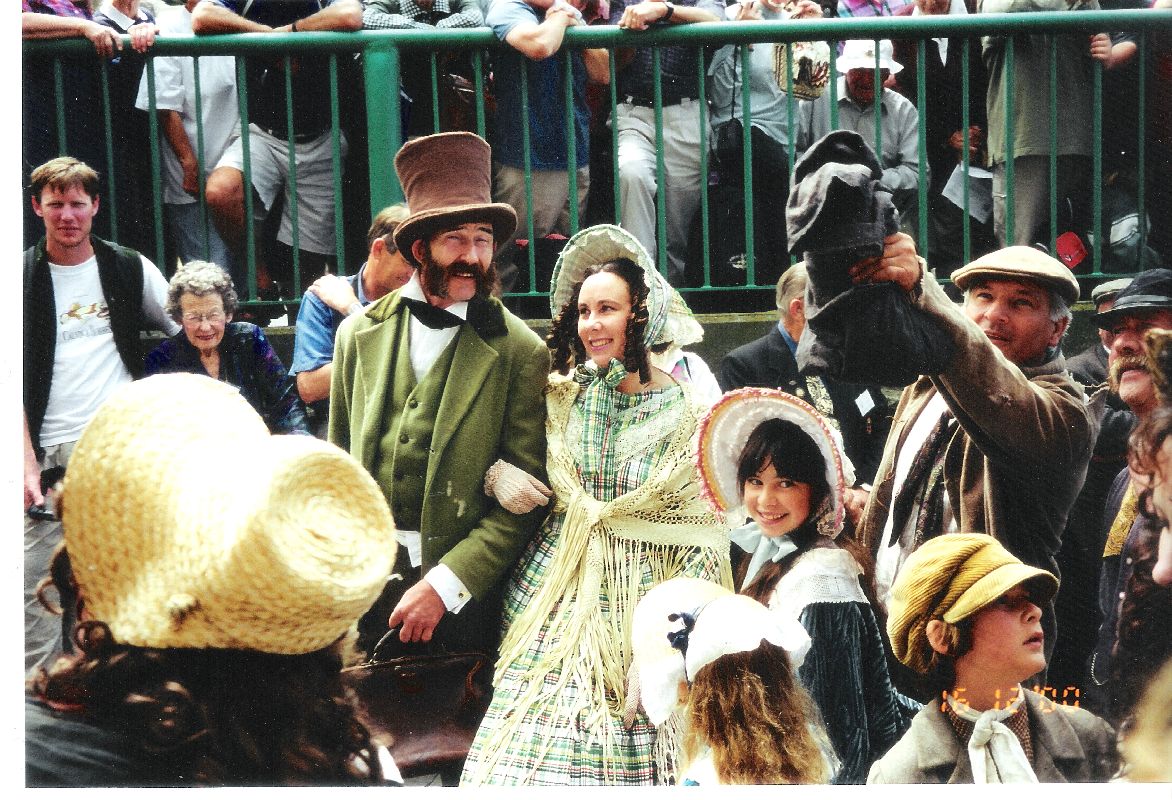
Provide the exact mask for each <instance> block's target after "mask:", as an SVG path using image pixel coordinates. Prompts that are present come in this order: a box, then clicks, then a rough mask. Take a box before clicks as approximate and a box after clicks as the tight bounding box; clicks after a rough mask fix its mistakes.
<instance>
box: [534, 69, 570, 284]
mask: <svg viewBox="0 0 1172 800" xmlns="http://www.w3.org/2000/svg"><path fill="white" fill-rule="evenodd" d="M562 55H563V60H564V61H565V66H564V69H563V71H562V77H563V78H564V79H565V81H564V83H563V89H564V91H565V101H566V102H565V106H566V107H565V112H566V113H565V125H566V202H567V203H568V204H569V208H570V234H571V235H573V234H575V233H577V232H578V120H577V119H575V117H574V58H573V56H574V51H571V50H570V48H568V47H563V48H562ZM529 290H530V291H531V292H536V291H537V284H535V283H534V284H530V286H529Z"/></svg>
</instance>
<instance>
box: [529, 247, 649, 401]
mask: <svg viewBox="0 0 1172 800" xmlns="http://www.w3.org/2000/svg"><path fill="white" fill-rule="evenodd" d="M600 272H609V273H611V274H612V275H617V276H618V277H619V278H621V279H622V281H623V283H625V284H627V288H628V289H629V290H630V295H631V316H630V318H629V319H628V320H627V331H626V346H625V348H624V351H623V366H625V367H626V368H627V372H638V373H639V380H640V382H642V383H647V382H649V381H650V380H651V361H650V359H649V358H648V356H647V346H646V345H645V344H644V343H643V333H644V331H646V329H647V319H648V314H647V295H648V294H649V291H650V290H649V289H648V288H647V281H646V279H645V278H644V277H643V268H642V267H640V266H639V265H638V264H636V263H635V262H634V261H632V260H631V259H629V258H616V259H614V260H613V261H607V262H606V263H605V264H599V265H597V266H593V267H589V268H588V269H587V270H586V273H585V274H584V275H583V276H582V280H580V281H578V282H577V283H575V284H574V286H573V288H572V289H571V290H570V299H569V300H567V301H566V304H565V305H564V306H562V309H561V311H559V312H558V314H557V316H556V317H554V319H553V326H552V327H551V328H550V331H549V336H547V337H546V339H545V341H546V344H547V345H549V349H550V350H552V351H553V368H554V369H555V370H556V371H557V372H559V373H560V374H562V375H565V374H566V373H568V372H569V371H570V370H571V369H573V368H574V367H575V366H576V365H578V364H581V363H582V362H584V361H585V360H586V348H585V347H584V346H583V345H582V340H581V339H580V338H579V337H578V294H579V293H580V292H581V291H582V284H583V283H585V281H586V279H587V278H589V277H590V276H591V275H597V274H598V273H600Z"/></svg>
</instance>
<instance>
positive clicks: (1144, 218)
mask: <svg viewBox="0 0 1172 800" xmlns="http://www.w3.org/2000/svg"><path fill="white" fill-rule="evenodd" d="M1136 44H1137V46H1138V48H1139V52H1138V53H1137V54H1136V55H1137V58H1136V67H1137V71H1138V73H1139V81H1138V85H1137V89H1136V93H1137V99H1136V109H1135V110H1136V122H1137V124H1136V129H1137V135H1136V140H1137V141H1136V146H1135V161H1136V187H1135V206H1136V208H1137V209H1138V212H1139V219H1138V221H1139V248H1138V249H1137V251H1136V262H1135V266H1134V269H1135V270H1136V271H1137V272H1138V271H1139V270H1140V269H1141V268H1142V266H1143V257H1144V253H1145V252H1146V249H1147V244H1148V209H1147V191H1146V189H1147V187H1146V183H1147V169H1146V163H1145V161H1144V159H1145V158H1147V147H1146V144H1147V137H1146V136H1144V131H1145V130H1146V129H1147V115H1148V108H1147V75H1148V63H1147V62H1148V32H1147V31H1140V35H1139V39H1138V41H1137V42H1136Z"/></svg>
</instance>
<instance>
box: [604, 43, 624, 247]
mask: <svg viewBox="0 0 1172 800" xmlns="http://www.w3.org/2000/svg"><path fill="white" fill-rule="evenodd" d="M606 68H607V70H609V71H610V83H609V88H610V92H609V95H610V161H611V175H612V177H613V180H612V181H611V184H612V186H613V188H614V221H615V224H616V225H619V224H621V223H622V221H623V190H622V185H621V184H620V182H619V88H618V76H617V74H616V73H617V71H618V70H617V69H616V66H615V51H614V48H610V49H608V50H607V57H606Z"/></svg>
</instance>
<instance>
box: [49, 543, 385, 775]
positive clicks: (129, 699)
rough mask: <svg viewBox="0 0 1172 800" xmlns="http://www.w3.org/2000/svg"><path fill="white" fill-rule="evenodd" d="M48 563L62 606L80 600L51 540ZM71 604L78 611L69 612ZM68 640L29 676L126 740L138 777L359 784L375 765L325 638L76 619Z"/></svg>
mask: <svg viewBox="0 0 1172 800" xmlns="http://www.w3.org/2000/svg"><path fill="white" fill-rule="evenodd" d="M50 569H51V575H52V579H53V583H54V585H55V586H56V587H57V589H58V591H59V593H60V595H61V599H62V606H63V607H67V606H68V605H70V604H74V605H75V607H77V608H78V609H79V611H80V606H81V605H82V603H83V602H84V601H83V600H79V598H78V597H77V594H76V583H75V582H74V581H73V579H72V571H71V570H70V569H69V565H68V554H67V553H66V552H65V549H64V548H63V547H62V548H60V549H59V550H58V551H57V553H56V554H55V556H54V558H53V562H52V565H51V568H50ZM79 615H80V614H79ZM72 641H73V650H74V652H73V653H72V654H69V655H65V656H62V657H61V658H59V659H58V660H57V662H56V663H55V664H54V665H53V666H52V667H50V668H48V669H45V668H41V669H40V670H39V672H38V674H37V675H36V676H35V677H34V678H32V680H31V681H30V682H29V687H28V689H29V693H30V694H31V695H32V696H33V697H34V698H36V699H37V700H40V701H41V702H43V703H45V704H46V705H48V706H50V707H51V708H54V709H56V710H58V711H61V712H64V713H68V714H76V715H77V716H79V717H82V718H85V719H87V720H90V721H92V722H95V723H97V724H101V725H105V726H109V727H111V728H114V729H116V730H118V731H119V732H121V733H122V734H124V735H125V736H126V737H127V738H128V739H129V740H131V741H132V742H133V743H134V745H135V746H136V749H137V750H138V752H139V754H140V755H141V758H140V759H139V763H140V764H141V765H142V768H143V769H144V770H146V772H144V773H143V774H141V775H136V776H134V781H135V783H136V785H143V786H188V785H197V786H304V785H331V786H344V785H367V784H373V783H377V782H380V780H381V777H382V775H381V769H380V766H379V762H378V758H377V757H376V752H375V746H374V745H373V744H372V742H371V739H370V734H369V732H368V731H367V730H366V728H365V727H364V726H363V725H362V724H361V723H360V722H359V721H358V720H357V719H356V718H355V712H354V707H353V705H352V703H351V700H350V698H349V697H348V696H347V694H346V692H345V690H344V688H343V685H342V682H341V678H340V672H339V671H340V668H341V656H340V654H339V652H338V649H337V647H336V646H332V647H329V648H325V649H322V650H318V651H315V652H312V653H307V654H304V655H277V654H273V653H261V652H256V651H249V650H227V649H206V650H205V649H187V648H152V647H135V646H132V645H126V644H122V643H120V642H118V641H117V640H116V639H115V638H114V636H113V635H112V633H111V631H110V628H109V627H108V626H107V625H106V623H104V622H101V621H98V620H86V621H84V622H80V623H78V624H77V625H76V626H75V627H74V629H73V635H72Z"/></svg>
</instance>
